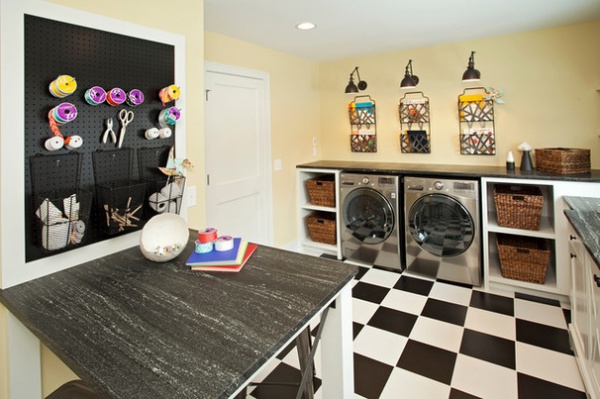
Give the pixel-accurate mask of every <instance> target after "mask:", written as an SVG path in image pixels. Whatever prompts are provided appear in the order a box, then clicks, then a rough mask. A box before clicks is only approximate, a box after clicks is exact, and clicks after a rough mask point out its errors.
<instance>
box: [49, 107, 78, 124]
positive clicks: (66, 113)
mask: <svg viewBox="0 0 600 399" xmlns="http://www.w3.org/2000/svg"><path fill="white" fill-rule="evenodd" d="M50 117H52V118H53V119H54V120H55V121H56V123H58V124H59V125H64V124H65V123H68V122H71V121H72V120H74V119H75V118H77V108H76V107H75V106H74V105H73V104H71V103H61V104H58V105H57V106H56V107H54V108H52V109H51V110H50V112H49V113H48V118H50Z"/></svg>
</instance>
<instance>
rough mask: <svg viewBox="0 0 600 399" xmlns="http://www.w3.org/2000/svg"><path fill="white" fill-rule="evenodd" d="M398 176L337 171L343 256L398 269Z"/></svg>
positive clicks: (399, 266)
mask: <svg viewBox="0 0 600 399" xmlns="http://www.w3.org/2000/svg"><path fill="white" fill-rule="evenodd" d="M398 181H399V179H398V176H388V175H371V174H357V173H341V174H340V204H341V218H340V220H341V222H342V226H341V244H342V256H343V257H344V258H346V259H349V260H355V261H358V262H361V263H366V264H369V265H374V266H378V267H383V268H386V269H394V270H400V269H401V263H400V248H401V246H400V231H401V230H400V223H399V215H398V188H399V185H398Z"/></svg>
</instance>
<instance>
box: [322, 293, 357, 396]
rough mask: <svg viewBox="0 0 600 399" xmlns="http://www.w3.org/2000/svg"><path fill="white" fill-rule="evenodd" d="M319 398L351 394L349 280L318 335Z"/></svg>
mask: <svg viewBox="0 0 600 399" xmlns="http://www.w3.org/2000/svg"><path fill="white" fill-rule="evenodd" d="M321 341H322V342H321V344H322V345H321V357H322V366H321V367H322V377H323V378H322V380H323V381H322V387H321V389H322V392H323V394H322V395H321V396H322V397H323V398H327V399H344V398H352V397H354V354H353V350H352V283H351V282H350V283H348V284H347V285H346V286H345V287H344V288H343V289H342V290H341V291H340V294H339V296H338V297H337V299H336V301H335V308H331V309H329V314H328V316H327V321H326V322H325V325H324V326H323V336H322V337H321Z"/></svg>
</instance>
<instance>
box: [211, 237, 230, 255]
mask: <svg viewBox="0 0 600 399" xmlns="http://www.w3.org/2000/svg"><path fill="white" fill-rule="evenodd" d="M215 249H216V250H217V251H220V252H222V251H230V250H232V249H233V237H231V236H221V237H219V238H217V240H216V241H215Z"/></svg>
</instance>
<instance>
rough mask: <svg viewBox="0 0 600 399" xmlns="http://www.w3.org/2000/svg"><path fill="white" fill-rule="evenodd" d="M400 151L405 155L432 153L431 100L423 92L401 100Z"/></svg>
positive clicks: (407, 94) (411, 94)
mask: <svg viewBox="0 0 600 399" xmlns="http://www.w3.org/2000/svg"><path fill="white" fill-rule="evenodd" d="M398 114H399V116H400V129H401V133H400V149H401V151H402V152H403V153H419V154H428V153H430V152H431V142H430V131H431V127H430V124H429V120H430V109H429V98H428V97H425V96H424V95H423V93H422V92H420V91H418V92H409V93H406V94H405V95H404V97H402V98H401V99H400V104H399V105H398Z"/></svg>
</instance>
